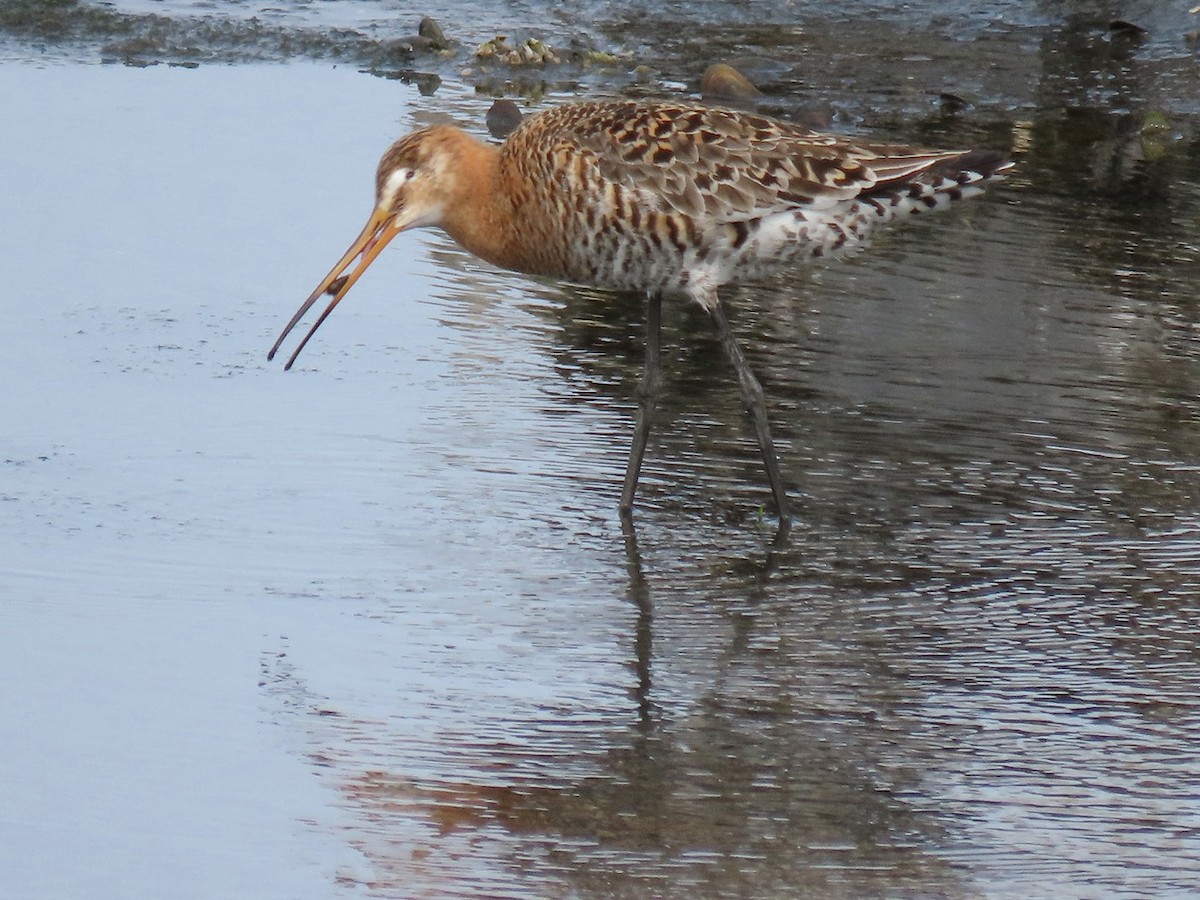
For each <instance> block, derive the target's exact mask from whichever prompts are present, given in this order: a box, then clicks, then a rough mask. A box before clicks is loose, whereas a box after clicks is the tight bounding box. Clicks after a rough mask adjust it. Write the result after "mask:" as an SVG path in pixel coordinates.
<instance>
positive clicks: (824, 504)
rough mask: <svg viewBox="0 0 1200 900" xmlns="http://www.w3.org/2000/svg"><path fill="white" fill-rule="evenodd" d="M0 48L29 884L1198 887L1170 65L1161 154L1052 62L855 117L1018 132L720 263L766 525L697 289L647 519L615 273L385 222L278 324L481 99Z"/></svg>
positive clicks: (668, 326)
mask: <svg viewBox="0 0 1200 900" xmlns="http://www.w3.org/2000/svg"><path fill="white" fill-rule="evenodd" d="M1020 59H1021V64H1022V65H1029V64H1030V59H1029V58H1028V56H1022V57H1020ZM1152 62H1153V63H1154V64H1155V65H1156V66H1160V67H1161V66H1163V65H1166V64H1165V63H1164V62H1163V61H1162V59H1160V58H1156V59H1155V60H1153V61H1152ZM1014 65H1016V64H1015V63H1014ZM0 82H2V87H3V93H4V96H6V97H10V98H15V99H12V100H10V101H6V102H7V103H9V106H10V112H11V113H12V114H13V116H14V117H15V118H18V119H19V120H20V121H23V122H25V123H27V124H26V127H25V128H24V129H23V130H21V131H20V132H16V131H12V130H9V131H7V132H5V133H4V134H3V135H0V147H2V148H3V150H2V153H3V156H4V158H5V159H8V160H10V161H11V162H10V164H9V166H8V167H7V168H6V169H5V174H4V178H5V181H4V182H3V192H4V196H5V198H6V201H5V202H6V203H7V204H9V206H8V207H7V208H6V209H7V211H8V212H9V216H8V217H7V220H6V225H5V226H4V227H5V234H6V238H5V241H4V247H5V248H6V249H5V253H6V256H5V262H7V263H8V265H7V266H6V272H7V273H8V274H9V288H10V292H9V300H8V301H7V302H6V304H5V329H4V331H3V333H2V334H0V349H2V352H0V360H2V361H3V362H2V363H0V365H3V367H4V371H5V372H6V377H7V383H8V384H9V385H10V386H9V388H8V389H7V390H5V391H4V392H2V393H0V420H2V421H4V422H5V423H7V424H6V426H5V428H4V429H3V436H2V438H0V440H2V441H3V452H2V453H0V458H2V462H0V500H2V501H3V502H2V503H0V510H2V511H3V513H4V515H3V517H0V529H2V533H0V591H2V592H3V595H4V600H3V602H0V677H3V680H4V683H5V684H6V685H8V690H9V696H10V698H11V700H10V703H11V707H10V712H9V713H8V714H7V715H6V716H4V717H0V738H2V740H3V744H4V746H5V748H6V749H5V753H4V754H3V757H2V758H0V766H3V767H4V770H3V771H4V776H5V782H6V784H9V785H10V786H11V789H10V790H9V791H7V792H6V794H5V796H4V797H3V798H0V837H2V838H3V839H2V840H0V848H2V849H0V854H5V855H4V856H3V857H2V858H3V861H4V866H3V869H4V871H5V872H6V873H9V874H6V875H5V876H4V877H5V878H6V880H7V884H6V888H9V889H11V890H12V891H14V892H15V893H17V894H20V895H23V896H43V897H52V896H77V895H79V894H80V892H81V890H83V889H84V888H85V887H86V888H89V889H90V893H91V894H92V895H97V896H122V897H129V896H145V897H151V896H163V895H165V894H168V893H169V894H171V895H175V894H176V893H178V891H179V890H180V889H182V888H183V887H186V888H187V889H189V890H191V891H192V893H193V895H195V896H205V897H208V896H211V897H226V896H230V895H231V893H230V892H231V890H233V888H231V884H237V883H242V884H250V885H253V887H254V895H255V896H260V897H271V896H279V897H284V896H288V897H296V896H312V897H325V896H330V895H335V896H336V895H347V896H349V895H366V896H382V897H410V896H463V897H474V896H481V895H483V896H513V897H528V896H578V895H587V896H630V897H635V896H636V897H641V896H650V895H661V896H687V895H691V896H696V895H700V896H744V895H755V896H786V895H804V894H811V895H815V896H847V897H850V896H854V897H858V896H876V895H886V896H896V895H911V896H949V897H958V896H976V895H981V894H982V895H989V896H1008V895H1013V896H1029V895H1040V896H1052V895H1053V896H1059V895H1071V896H1076V895H1088V896H1090V895H1104V896H1109V895H1121V894H1126V895H1143V896H1144V895H1172V894H1174V895H1180V896H1183V895H1188V894H1192V893H1196V892H1198V891H1200V866H1198V865H1197V863H1196V860H1197V859H1200V818H1198V816H1197V812H1196V810H1197V809H1200V764H1198V763H1197V761H1196V753H1195V746H1196V744H1197V741H1198V740H1200V702H1198V701H1197V699H1196V698H1197V696H1200V667H1198V665H1197V663H1198V659H1197V657H1198V651H1197V642H1196V634H1197V632H1198V630H1200V621H1198V617H1200V605H1198V601H1200V589H1198V588H1197V587H1196V585H1197V583H1198V582H1200V500H1198V499H1197V498H1200V427H1198V425H1197V400H1196V398H1197V396H1198V395H1200V362H1198V360H1200V354H1198V350H1200V338H1198V335H1200V331H1198V327H1197V304H1196V300H1195V292H1194V283H1195V276H1196V273H1197V262H1198V259H1200V249H1198V243H1197V241H1198V238H1197V235H1198V233H1200V232H1198V231H1197V224H1198V222H1200V217H1198V214H1197V198H1198V197H1200V191H1198V190H1197V183H1198V172H1197V166H1196V154H1195V153H1194V147H1193V146H1192V145H1193V144H1194V142H1195V121H1194V119H1193V118H1191V117H1190V115H1194V112H1195V110H1192V113H1191V114H1185V113H1183V112H1178V113H1177V124H1176V128H1177V129H1178V130H1179V132H1180V136H1179V137H1178V138H1177V139H1172V140H1173V141H1174V143H1169V144H1168V145H1167V147H1166V149H1167V152H1166V153H1165V155H1163V156H1161V157H1160V160H1161V162H1160V163H1158V164H1154V162H1153V161H1152V160H1151V161H1149V162H1148V161H1147V160H1146V159H1145V158H1144V157H1145V153H1144V151H1145V150H1146V145H1145V144H1144V142H1142V139H1141V137H1131V135H1133V134H1134V133H1135V132H1136V135H1141V134H1142V132H1140V131H1136V130H1135V132H1131V131H1129V130H1128V129H1123V127H1122V128H1114V129H1112V134H1111V135H1110V134H1109V131H1105V130H1103V129H1101V131H1103V136H1100V137H1098V136H1097V132H1096V131H1095V130H1094V129H1093V130H1092V131H1089V132H1087V133H1086V134H1083V135H1081V134H1079V133H1077V132H1076V131H1074V130H1073V128H1074V125H1075V124H1077V120H1076V119H1075V118H1074V116H1075V114H1074V113H1070V114H1063V115H1059V113H1058V112H1057V111H1056V108H1051V106H1052V104H1050V103H1049V102H1048V101H1047V102H1045V103H1044V104H1043V106H1042V107H1039V108H1038V109H1034V110H1030V111H1029V116H1028V117H1029V118H1032V119H1034V120H1035V121H1034V124H1033V125H1032V126H1031V125H1028V124H1022V123H1021V122H1018V121H1016V118H1017V117H1015V116H1014V117H1011V118H1012V119H1013V121H1008V120H1007V118H1006V114H1004V113H1003V112H1001V111H998V110H997V109H992V110H990V111H989V112H988V113H986V114H980V115H979V116H978V117H971V116H967V117H965V118H964V119H962V120H960V121H956V120H953V119H950V120H946V119H941V118H937V119H936V120H935V121H922V122H916V123H914V124H911V125H893V126H886V125H885V127H887V128H889V133H890V134H892V135H893V136H895V137H897V138H900V139H914V140H915V139H921V138H922V136H923V135H924V136H926V137H925V139H928V140H930V141H932V142H936V143H946V142H955V141H959V140H962V141H967V140H970V141H980V140H986V141H990V142H992V143H993V144H997V145H1003V144H1004V143H1007V141H1008V140H1009V139H1010V137H1011V136H1014V135H1015V138H1013V139H1014V140H1016V139H1020V140H1024V141H1027V144H1026V145H1025V147H1026V150H1027V152H1026V154H1025V155H1024V157H1023V158H1022V163H1021V167H1020V170H1019V174H1018V176H1016V177H1014V178H1013V179H1011V181H1010V182H1009V183H1008V184H1007V185H1004V186H1002V187H1001V188H1000V189H998V190H996V191H994V192H992V194H991V195H990V196H989V197H987V198H984V199H982V200H979V201H974V202H973V203H972V204H970V205H967V206H964V208H963V209H962V210H960V211H958V212H955V213H953V214H950V215H948V216H944V217H942V218H941V219H931V220H929V221H927V222H922V223H919V224H918V225H917V226H915V227H913V228H910V229H908V230H906V231H904V232H902V233H897V234H896V235H894V236H891V237H888V238H886V239H884V240H882V241H879V242H878V244H877V246H876V247H875V248H874V249H873V250H872V251H871V252H870V254H868V255H867V256H865V257H863V258H861V259H859V260H857V261H854V262H852V263H850V264H847V265H843V266H834V267H828V268H823V269H819V270H814V271H802V272H797V273H795V274H794V275H790V276H788V277H786V278H780V279H777V280H775V281H774V282H772V283H770V284H768V285H765V286H763V287H762V288H757V289H745V290H742V291H740V292H738V293H737V294H736V296H734V297H733V308H734V311H733V318H734V321H735V327H737V328H738V330H739V331H740V332H741V333H742V334H744V335H745V336H746V341H747V344H748V350H749V353H750V355H751V358H752V362H753V364H754V365H755V367H756V369H757V370H758V371H759V372H760V373H761V374H762V376H763V381H764V384H765V386H766V389H767V394H768V398H769V402H770V404H771V409H772V415H773V417H774V420H775V422H776V426H777V436H778V438H779V440H780V451H781V456H782V462H783V466H784V473H785V478H786V479H787V481H788V482H789V483H790V485H791V489H792V491H793V492H794V494H795V496H796V498H797V500H798V510H797V523H796V526H795V528H794V529H793V533H792V535H791V537H790V539H789V540H788V541H787V542H785V543H782V544H776V543H774V542H773V541H772V534H771V528H770V522H769V521H766V520H762V521H760V517H759V509H760V507H761V506H762V505H763V504H764V503H765V502H766V499H767V491H766V488H765V486H764V485H763V484H762V476H761V467H760V463H759V461H758V459H757V451H756V449H755V447H754V444H753V441H752V439H751V438H750V436H749V435H748V433H747V430H746V426H745V422H744V420H743V414H742V412H741V410H740V408H739V404H738V399H737V392H736V388H735V386H734V385H733V384H732V381H731V379H730V377H729V375H728V373H727V371H726V369H725V366H724V363H723V359H722V357H721V353H720V348H719V347H718V346H717V345H716V342H715V340H714V339H713V337H712V336H711V335H710V334H709V328H708V326H707V323H706V321H705V320H704V317H703V316H702V315H700V314H698V313H697V312H696V311H692V310H687V309H674V308H673V309H668V310H667V311H666V315H665V322H664V345H665V347H664V349H665V351H666V358H665V365H666V370H665V377H666V391H665V393H664V410H663V412H664V415H663V423H662V427H661V428H660V429H659V431H658V433H657V434H656V436H655V439H654V441H653V443H652V446H651V449H650V452H649V454H648V457H647V461H646V469H645V473H644V476H643V485H642V492H641V505H640V507H639V510H638V516H637V530H636V534H633V533H622V531H621V528H620V524H619V521H618V517H617V515H616V502H617V497H618V493H619V487H620V478H621V475H622V473H623V466H624V459H625V453H626V452H627V447H628V443H627V442H628V439H629V430H630V421H631V409H632V405H633V404H632V397H633V389H634V385H635V384H636V378H637V373H638V371H639V368H640V347H641V333H640V327H641V308H640V303H639V302H638V301H637V300H635V299H634V300H630V299H613V298H608V297H605V296H603V295H597V294H593V293H589V292H587V291H580V290H575V289H570V288H563V287H562V286H559V285H553V284H543V283H538V282H533V281H530V280H527V279H522V278H518V277H515V276H510V275H506V274H503V273H498V272H495V271H493V270H491V269H489V268H488V267H486V266H484V265H482V264H480V263H478V262H476V261H474V260H471V259H469V258H468V257H466V256H465V255H464V254H463V253H461V252H460V251H458V250H457V249H456V248H454V247H453V246H452V245H451V244H450V243H449V242H448V241H446V240H445V239H444V238H441V237H439V236H435V235H428V236H415V235H413V236H406V237H404V238H402V239H400V240H398V241H396V242H395V246H394V247H393V248H391V249H389V251H388V253H387V254H385V255H384V256H383V257H382V258H381V259H380V261H379V262H378V263H377V264H376V267H375V268H374V269H373V270H372V272H371V273H370V275H369V276H368V278H367V279H365V280H364V281H363V282H361V283H360V285H359V286H358V287H356V289H355V292H354V294H353V295H352V297H351V298H350V300H349V301H348V302H347V303H345V304H343V307H342V308H341V309H339V311H338V313H337V315H335V316H334V317H332V318H331V319H330V321H329V322H328V323H327V324H326V325H325V326H324V327H323V329H322V331H321V333H320V335H319V337H318V339H317V340H316V341H315V342H314V343H313V344H312V345H311V346H310V347H309V348H308V349H307V350H306V351H305V355H304V356H303V357H302V358H301V360H300V364H299V366H298V367H297V369H296V370H295V371H293V372H291V373H287V374H284V373H282V372H281V371H279V370H278V367H269V366H267V365H266V363H265V359H264V354H265V350H266V348H267V347H268V346H269V345H270V341H271V339H272V338H273V337H274V334H275V333H276V332H277V330H278V328H279V327H280V325H281V324H282V322H283V321H285V320H286V318H287V316H288V315H290V313H291V311H292V309H294V307H295V304H296V303H297V302H298V300H299V299H302V298H303V296H304V295H306V294H307V292H308V291H309V290H310V289H311V287H312V285H313V284H314V283H315V282H316V280H317V279H318V278H319V277H320V276H321V274H322V273H323V272H324V271H325V270H326V269H327V268H328V266H329V264H331V263H332V262H333V260H334V259H335V258H336V256H337V254H338V253H339V252H340V251H341V249H342V248H343V247H344V246H345V245H346V243H347V242H348V240H349V239H350V238H351V237H353V234H354V231H355V229H357V228H358V227H359V225H360V224H361V221H362V217H363V215H364V214H365V212H366V210H367V208H368V205H369V202H370V185H371V179H370V174H371V171H372V170H373V166H374V164H375V160H376V158H377V155H378V153H379V151H380V150H381V149H382V148H383V147H384V146H386V144H387V143H388V142H389V141H390V139H391V138H392V137H393V136H395V134H397V133H399V132H402V131H403V130H405V129H406V128H407V127H409V125H410V124H411V123H412V122H413V121H421V120H424V119H425V118H427V117H429V116H431V115H439V114H444V113H446V112H449V113H451V114H454V115H457V116H458V117H460V118H461V119H463V120H465V121H467V122H471V123H474V124H475V125H476V127H478V128H480V129H481V130H482V122H483V113H484V111H485V110H486V107H487V104H488V101H487V100H486V99H484V98H476V97H473V96H471V95H470V94H469V93H468V92H466V91H463V90H461V89H460V88H457V87H456V86H455V85H453V84H451V85H448V86H447V87H446V88H444V89H443V90H442V91H439V93H438V95H437V96H436V97H434V98H423V97H420V96H419V95H418V93H417V92H416V91H415V90H412V89H410V88H407V87H405V86H403V85H398V84H396V83H392V82H386V81H382V80H380V79H375V78H371V77H367V76H363V75H358V74H355V73H352V72H349V71H345V70H336V69H327V68H323V67H318V66H315V65H295V66H287V67H239V68H232V67H231V68H218V67H202V68H200V69H198V70H195V71H185V70H179V69H167V68H165V67H159V68H156V69H155V68H152V69H132V68H123V67H92V66H82V65H57V66H51V67H48V68H35V67H33V66H31V65H28V64H16V63H6V64H5V65H4V66H2V67H0ZM1047 83H1048V84H1049V83H1050V82H1047ZM1182 93H1183V92H1181V95H1182ZM847 96H848V97H851V98H852V97H853V96H854V94H853V91H849V92H848V93H847V94H846V95H844V96H843V97H842V98H841V100H840V101H839V102H849V101H847V100H846V97H847ZM1054 96H1056V97H1060V98H1061V92H1058V93H1055V95H1054ZM1168 100H1171V98H1170V97H1168ZM902 102H913V101H911V98H909V99H907V100H904V101H902ZM1171 103H1172V104H1173V108H1174V106H1180V105H1184V104H1185V101H1179V102H1178V103H1176V102H1174V101H1173V100H1172V101H1171ZM180 110H186V111H187V114H186V115H180ZM1021 115H1022V117H1024V116H1025V113H1024V112H1023V113H1022V114H1021ZM1122 115H1123V114H1122ZM1099 118H1100V120H1101V122H1102V123H1104V124H1106V125H1108V124H1112V123H1113V121H1114V120H1115V119H1114V118H1113V117H1105V116H1100V117H1099ZM1116 118H1119V116H1117V117H1116ZM1022 121H1023V120H1022ZM328 123H336V127H330V126H329V125H328ZM980 123H982V124H980ZM314 124H316V125H317V126H318V127H315V128H314ZM1117 136H1119V137H1121V139H1122V141H1124V143H1120V142H1117V143H1114V142H1113V141H1115V139H1116V137H1117ZM1134 145H1137V147H1138V148H1140V150H1141V151H1142V152H1143V158H1142V159H1141V160H1140V161H1135V162H1134V163H1131V164H1130V165H1129V166H1116V167H1111V166H1107V165H1104V164H1101V163H1099V162H1095V161H1096V160H1111V159H1120V160H1129V159H1130V158H1131V156H1130V153H1129V152H1126V150H1127V149H1128V148H1130V147H1133V146H1134ZM1185 147H1186V149H1185ZM1118 148H1120V149H1121V152H1119V153H1118V152H1116V151H1117V149H1118ZM1150 149H1151V150H1152V151H1153V147H1151V148H1150ZM1089 154H1090V155H1089ZM1114 154H1115V155H1114ZM1151 155H1153V152H1152V153H1151ZM1083 157H1087V158H1088V159H1089V160H1092V161H1093V164H1088V165H1073V164H1070V162H1069V161H1070V160H1078V159H1080V158H1083ZM314 783H315V785H316V786H315V787H314ZM68 812H69V814H68ZM70 847H74V848H77V849H75V850H74V851H73V852H70V853H68V852H65V850H64V848H70ZM222 873H224V874H222Z"/></svg>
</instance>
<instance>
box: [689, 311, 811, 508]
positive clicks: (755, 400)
mask: <svg viewBox="0 0 1200 900" xmlns="http://www.w3.org/2000/svg"><path fill="white" fill-rule="evenodd" d="M705 308H706V309H707V310H708V314H709V316H710V317H712V320H713V324H714V325H716V326H717V335H718V336H719V337H720V338H721V345H722V346H723V347H724V348H725V353H726V355H727V356H728V357H729V361H730V362H732V363H733V367H734V368H735V369H737V376H738V387H739V388H741V392H742V405H743V406H745V407H746V412H748V413H750V418H751V420H752V421H753V422H754V431H755V433H756V434H757V435H758V448H759V449H760V450H761V451H762V457H763V463H764V464H765V465H766V467H767V479H768V480H769V481H770V482H771V493H772V494H774V495H775V506H776V508H777V509H778V510H779V527H780V529H781V530H786V528H787V527H788V526H789V525H790V524H791V516H790V515H788V501H787V494H786V493H784V490H783V478H782V476H781V475H780V474H779V458H778V457H777V456H776V455H775V444H774V443H773V442H772V440H771V426H770V424H769V423H768V422H767V401H766V396H765V395H764V394H763V389H762V385H761V384H759V383H758V379H757V378H755V377H754V372H752V371H751V370H750V364H749V363H748V362H746V357H745V356H744V355H743V354H742V348H741V347H740V346H739V345H738V342H737V339H736V338H735V337H734V336H733V330H732V329H731V328H730V327H729V320H728V319H727V318H725V308H724V307H723V306H722V305H721V301H720V300H719V299H717V298H716V297H715V296H714V297H713V298H712V300H711V302H709V303H706V304H705Z"/></svg>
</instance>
